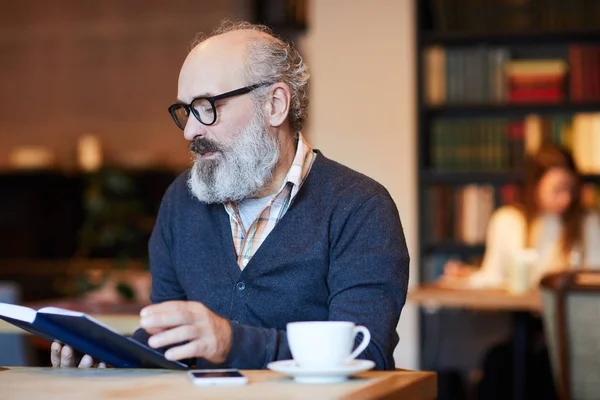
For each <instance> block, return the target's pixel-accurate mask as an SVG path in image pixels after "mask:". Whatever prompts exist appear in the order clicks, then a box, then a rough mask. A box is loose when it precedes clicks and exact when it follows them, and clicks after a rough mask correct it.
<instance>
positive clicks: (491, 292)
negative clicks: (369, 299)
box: [408, 284, 542, 312]
mask: <svg viewBox="0 0 600 400" xmlns="http://www.w3.org/2000/svg"><path fill="white" fill-rule="evenodd" d="M408 301H409V302H412V303H415V304H419V305H422V306H425V307H448V308H467V309H470V310H497V311H532V312H537V311H541V310H542V297H541V294H540V292H539V291H537V290H534V291H531V292H529V293H526V294H522V295H513V294H510V293H508V292H507V291H506V290H499V289H452V288H448V287H440V286H438V285H435V284H433V285H421V286H419V287H418V288H416V289H414V290H411V291H409V292H408Z"/></svg>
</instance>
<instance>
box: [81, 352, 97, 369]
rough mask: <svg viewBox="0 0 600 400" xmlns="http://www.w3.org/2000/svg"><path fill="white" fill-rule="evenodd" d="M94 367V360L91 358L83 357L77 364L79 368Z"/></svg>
mask: <svg viewBox="0 0 600 400" xmlns="http://www.w3.org/2000/svg"><path fill="white" fill-rule="evenodd" d="M93 365H94V360H93V359H92V357H91V356H89V355H87V354H86V355H85V356H83V357H82V358H81V361H80V362H79V368H91V367H92V366H93Z"/></svg>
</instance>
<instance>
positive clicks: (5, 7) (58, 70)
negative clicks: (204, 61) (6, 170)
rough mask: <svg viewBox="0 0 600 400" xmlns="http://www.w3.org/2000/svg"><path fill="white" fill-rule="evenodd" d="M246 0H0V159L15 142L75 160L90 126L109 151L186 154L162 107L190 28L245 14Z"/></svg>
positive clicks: (183, 158) (121, 157)
mask: <svg viewBox="0 0 600 400" xmlns="http://www.w3.org/2000/svg"><path fill="white" fill-rule="evenodd" d="M247 3H248V1H244V0H219V1H211V2H208V1H198V0H179V1H177V2H176V3H172V2H168V1H164V0H127V1H121V0H102V1H80V0H53V1H46V0H3V1H2V2H0V76H2V79H1V80H0V169H1V168H3V167H6V166H7V164H8V160H9V154H10V152H11V151H12V150H14V149H15V148H16V147H19V146H44V147H46V148H49V149H50V150H52V151H53V152H54V153H55V155H56V158H57V160H58V163H59V167H63V168H65V167H66V168H69V167H71V164H72V163H74V162H75V146H76V144H77V139H78V137H79V136H80V135H82V134H84V133H93V134H95V135H97V136H98V137H99V138H100V139H101V141H102V144H103V146H104V149H105V152H104V153H105V155H106V156H107V157H108V158H109V161H111V162H114V163H120V164H126V163H131V164H133V163H137V162H147V161H150V162H159V163H166V164H171V165H173V164H174V165H181V164H185V163H186V162H187V160H188V151H187V146H186V144H185V142H184V141H183V140H182V137H181V132H180V131H179V130H178V129H177V128H176V127H175V125H174V124H173V123H172V121H171V120H170V117H169V116H168V114H167V107H168V106H169V105H170V104H171V103H172V102H174V100H175V97H176V90H177V77H178V75H179V68H180V67H181V64H182V62H183V60H184V58H185V56H186V54H187V50H188V48H189V44H190V42H191V40H192V39H193V38H194V36H195V35H196V33H197V32H199V31H206V32H210V31H211V30H212V29H213V28H214V27H215V26H216V25H217V24H218V23H219V21H220V20H221V19H223V18H226V17H229V18H236V17H245V16H246V14H247V10H248V7H247Z"/></svg>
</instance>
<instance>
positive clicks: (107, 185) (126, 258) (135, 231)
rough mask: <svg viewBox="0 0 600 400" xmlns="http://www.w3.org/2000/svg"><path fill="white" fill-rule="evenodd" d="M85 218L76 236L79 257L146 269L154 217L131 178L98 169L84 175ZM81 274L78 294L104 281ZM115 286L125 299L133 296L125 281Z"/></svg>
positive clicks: (115, 265)
mask: <svg viewBox="0 0 600 400" xmlns="http://www.w3.org/2000/svg"><path fill="white" fill-rule="evenodd" d="M83 202H84V207H83V208H84V221H83V225H82V227H81V230H80V233H79V238H78V251H77V254H76V257H78V258H111V259H113V260H114V267H115V269H117V270H125V269H127V268H129V266H130V265H131V264H132V260H136V261H141V262H142V264H143V265H144V267H146V268H147V266H148V262H147V242H148V237H149V235H150V232H151V229H152V225H153V218H152V217H151V216H149V215H147V213H146V211H145V209H144V204H143V203H142V201H141V200H140V197H139V194H138V191H137V190H136V182H135V180H134V178H133V177H132V176H131V175H130V174H128V173H126V172H124V171H121V170H117V169H113V168H107V167H105V168H101V169H99V170H98V171H96V172H94V173H90V174H88V175H87V176H86V178H85V192H84V198H83ZM106 272H107V273H106V274H104V275H103V276H102V277H101V278H100V279H99V278H98V277H97V276H96V277H95V278H94V279H91V278H90V276H89V274H86V273H84V274H80V276H79V277H78V279H77V283H76V291H77V292H78V294H81V293H83V292H86V291H89V290H93V289H96V288H98V287H100V286H102V285H103V284H104V283H105V282H106V278H107V275H108V274H110V271H106ZM119 275H123V274H119ZM116 289H117V290H118V292H119V293H120V295H121V297H122V298H124V299H133V298H135V291H134V290H133V288H132V287H131V285H130V284H129V283H127V282H125V281H121V282H118V284H117V287H116Z"/></svg>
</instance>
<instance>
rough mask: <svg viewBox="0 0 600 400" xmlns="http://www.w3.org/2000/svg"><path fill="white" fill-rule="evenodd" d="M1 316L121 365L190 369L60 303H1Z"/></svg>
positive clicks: (96, 357) (47, 338)
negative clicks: (38, 305)
mask: <svg viewBox="0 0 600 400" xmlns="http://www.w3.org/2000/svg"><path fill="white" fill-rule="evenodd" d="M0 319H3V320H4V321H6V322H8V323H10V324H13V325H15V326H17V327H19V328H21V329H23V330H25V331H27V332H29V333H32V334H34V335H36V336H38V337H40V338H42V339H44V340H47V341H49V342H52V341H58V342H61V343H64V344H66V345H69V346H71V347H73V348H74V349H76V350H78V351H80V352H81V353H85V354H89V355H90V356H92V357H93V358H94V359H96V360H99V361H104V362H105V363H107V364H109V365H112V366H113V367H117V368H156V367H159V368H167V369H187V368H188V366H187V365H186V364H184V363H181V362H179V361H171V360H167V359H166V358H165V357H164V355H163V354H162V353H160V352H159V351H157V350H155V349H152V348H150V347H148V346H146V345H144V344H142V343H140V342H138V341H136V340H134V339H132V338H130V337H126V336H123V335H121V334H120V333H118V332H117V331H115V330H113V329H112V328H110V327H109V326H106V325H104V324H103V323H101V322H100V321H97V320H96V319H94V318H93V317H91V316H89V315H87V314H85V313H82V312H76V311H71V310H67V309H64V308H58V307H44V308H41V309H39V310H37V311H36V310H34V309H32V308H29V307H24V306H19V305H14V304H6V303H0Z"/></svg>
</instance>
